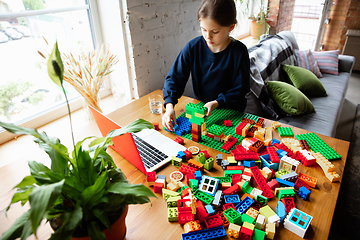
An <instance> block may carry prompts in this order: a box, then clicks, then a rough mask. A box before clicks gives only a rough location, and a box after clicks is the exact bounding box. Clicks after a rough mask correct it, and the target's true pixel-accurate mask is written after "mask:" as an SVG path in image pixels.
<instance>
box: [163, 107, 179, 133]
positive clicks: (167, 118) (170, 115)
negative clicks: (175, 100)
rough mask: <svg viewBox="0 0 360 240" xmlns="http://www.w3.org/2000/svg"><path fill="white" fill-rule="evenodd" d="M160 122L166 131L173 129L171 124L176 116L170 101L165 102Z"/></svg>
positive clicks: (174, 121)
mask: <svg viewBox="0 0 360 240" xmlns="http://www.w3.org/2000/svg"><path fill="white" fill-rule="evenodd" d="M162 124H163V126H164V127H165V128H166V129H167V130H168V131H173V126H174V124H176V116H175V110H174V105H173V104H172V103H168V104H166V111H165V113H164V115H163V117H162Z"/></svg>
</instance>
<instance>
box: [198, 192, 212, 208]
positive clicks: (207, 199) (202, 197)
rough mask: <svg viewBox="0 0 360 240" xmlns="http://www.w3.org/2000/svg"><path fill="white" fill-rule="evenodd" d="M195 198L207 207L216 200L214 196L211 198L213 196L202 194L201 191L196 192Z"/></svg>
mask: <svg viewBox="0 0 360 240" xmlns="http://www.w3.org/2000/svg"><path fill="white" fill-rule="evenodd" d="M194 196H195V197H196V198H197V199H198V200H200V201H202V202H203V203H205V205H210V204H211V203H212V201H213V200H214V197H213V196H211V195H209V194H207V193H204V192H202V191H199V190H196V191H195V192H194Z"/></svg>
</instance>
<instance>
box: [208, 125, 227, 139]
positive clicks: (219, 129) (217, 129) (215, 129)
mask: <svg viewBox="0 0 360 240" xmlns="http://www.w3.org/2000/svg"><path fill="white" fill-rule="evenodd" d="M224 130H225V126H219V125H216V124H212V125H211V126H210V127H208V128H207V131H208V132H209V133H212V134H213V135H215V136H220V135H221V134H223V133H224Z"/></svg>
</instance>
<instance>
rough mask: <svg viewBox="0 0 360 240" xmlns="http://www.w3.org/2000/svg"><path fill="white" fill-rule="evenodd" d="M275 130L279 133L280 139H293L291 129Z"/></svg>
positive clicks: (280, 128)
mask: <svg viewBox="0 0 360 240" xmlns="http://www.w3.org/2000/svg"><path fill="white" fill-rule="evenodd" d="M277 130H278V131H279V135H280V137H294V132H293V131H292V129H291V127H279V128H278V129H277Z"/></svg>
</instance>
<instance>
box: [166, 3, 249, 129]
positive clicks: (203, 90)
mask: <svg viewBox="0 0 360 240" xmlns="http://www.w3.org/2000/svg"><path fill="white" fill-rule="evenodd" d="M197 15H198V20H199V23H200V28H201V32H202V36H199V37H196V38H194V39H193V40H191V41H190V42H188V43H187V44H186V46H185V47H184V48H183V49H182V51H181V52H180V54H179V55H178V57H177V58H176V60H175V62H174V64H173V66H172V67H171V69H170V71H169V73H168V75H167V76H166V80H165V83H164V88H163V97H164V105H165V108H166V112H165V113H164V115H163V117H162V124H163V126H164V127H165V128H166V129H168V130H170V131H172V130H173V129H172V127H173V123H175V124H176V116H175V111H174V106H175V104H176V103H177V102H178V99H179V98H180V97H181V95H182V94H183V92H184V88H185V85H186V83H187V81H188V78H189V75H190V73H191V78H192V84H193V91H194V94H195V97H196V98H197V99H199V100H200V101H202V102H204V103H206V104H205V107H207V108H208V116H210V115H211V113H212V110H213V109H214V108H217V107H219V108H230V109H235V110H239V111H244V109H245V107H246V97H245V95H246V93H248V92H249V91H250V87H249V78H250V62H249V54H248V52H247V48H246V46H245V45H244V44H243V43H241V42H240V41H237V40H235V39H233V38H231V37H230V36H229V34H230V32H231V31H232V30H233V29H234V27H235V24H236V23H237V20H236V7H235V3H234V0H203V2H202V3H201V5H200V8H199V10H198V14H197Z"/></svg>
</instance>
